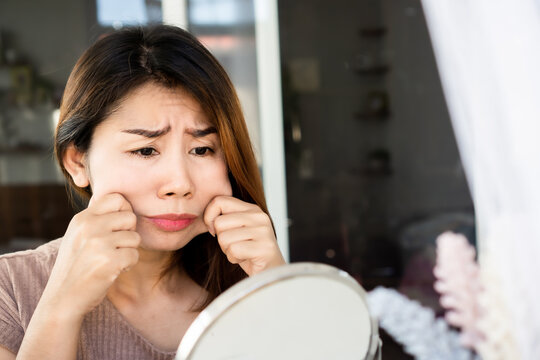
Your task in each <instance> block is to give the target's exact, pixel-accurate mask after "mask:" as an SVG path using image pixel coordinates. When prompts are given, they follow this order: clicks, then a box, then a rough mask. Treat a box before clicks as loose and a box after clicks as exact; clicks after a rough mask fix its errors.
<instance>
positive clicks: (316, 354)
mask: <svg viewBox="0 0 540 360" xmlns="http://www.w3.org/2000/svg"><path fill="white" fill-rule="evenodd" d="M379 345H380V341H379V337H378V329H377V324H376V322H375V321H373V320H372V319H371V317H370V315H369V311H368V307H367V302H366V299H365V292H364V290H363V289H362V288H361V287H360V285H358V283H357V282H356V281H355V280H354V279H353V278H352V277H350V276H349V275H348V274H347V273H346V272H344V271H341V270H339V269H337V268H334V267H332V266H329V265H324V264H317V263H295V264H290V265H284V266H281V267H278V268H274V269H270V270H267V271H264V272H262V273H260V274H257V275H255V276H252V277H250V278H247V279H244V280H242V281H241V282H239V283H238V284H236V285H234V286H232V287H231V288H230V289H228V290H227V291H225V292H224V293H223V294H221V295H220V296H219V297H217V298H216V299H215V300H214V301H213V302H212V303H211V304H210V305H209V306H208V307H207V308H206V309H205V310H204V311H202V312H201V313H200V314H199V316H198V317H197V318H196V319H195V321H194V322H193V324H192V325H191V326H190V328H189V329H188V331H187V332H186V334H185V336H184V338H183V339H182V342H181V343H180V346H179V348H178V351H177V355H176V359H177V360H208V359H236V360H240V359H258V360H266V359H268V360H270V359H272V360H275V359H295V360H296V359H325V360H326V359H342V360H347V359H366V360H371V359H374V358H376V357H377V356H380V355H378V353H379V350H380V349H379V347H380V346H379Z"/></svg>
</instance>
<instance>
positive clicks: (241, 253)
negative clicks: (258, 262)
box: [224, 241, 261, 264]
mask: <svg viewBox="0 0 540 360" xmlns="http://www.w3.org/2000/svg"><path fill="white" fill-rule="evenodd" d="M224 253H225V255H226V256H227V260H229V262H230V263H232V264H240V263H242V262H244V261H248V260H250V259H255V258H257V257H259V256H260V255H261V246H260V245H259V244H258V243H257V242H255V241H239V242H235V243H232V244H231V245H230V246H229V247H228V249H227V251H226V252H225V251H224Z"/></svg>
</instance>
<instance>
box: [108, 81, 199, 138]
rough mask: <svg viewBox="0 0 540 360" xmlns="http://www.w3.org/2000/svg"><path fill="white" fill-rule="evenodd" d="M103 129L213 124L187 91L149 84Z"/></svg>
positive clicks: (122, 104)
mask: <svg viewBox="0 0 540 360" xmlns="http://www.w3.org/2000/svg"><path fill="white" fill-rule="evenodd" d="M101 125H104V126H106V127H112V128H124V127H126V126H127V127H133V126H137V127H143V128H148V129H157V128H163V127H167V126H170V127H172V128H174V127H199V126H208V125H209V121H208V118H207V116H206V114H205V112H204V111H203V110H202V108H201V105H200V104H199V102H198V101H197V100H195V99H194V98H193V96H192V95H191V94H189V93H188V92H187V91H185V90H184V89H182V88H167V87H164V86H160V85H157V84H155V83H146V84H144V85H142V86H140V87H138V88H136V89H135V90H133V91H132V92H131V93H129V94H128V95H127V96H126V97H125V98H124V99H123V100H122V101H121V102H120V104H119V106H118V107H117V109H116V110H115V111H114V112H113V113H112V114H111V115H110V116H109V117H107V118H106V119H105V121H104V122H103V123H102V124H101ZM101 125H100V126H101Z"/></svg>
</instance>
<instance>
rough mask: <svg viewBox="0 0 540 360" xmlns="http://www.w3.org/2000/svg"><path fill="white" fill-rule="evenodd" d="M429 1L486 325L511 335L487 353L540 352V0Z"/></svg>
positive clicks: (496, 336)
mask: <svg viewBox="0 0 540 360" xmlns="http://www.w3.org/2000/svg"><path fill="white" fill-rule="evenodd" d="M422 3H423V7H424V12H425V15H426V21H427V24H428V28H429V31H430V35H431V38H432V42H433V48H434V51H435V57H436V60H437V64H438V67H439V73H440V76H441V81H442V85H443V89H444V93H445V97H446V101H447V105H448V108H449V112H450V115H451V118H452V122H453V127H454V131H455V134H456V138H457V142H458V145H459V149H460V153H461V157H462V161H463V164H464V166H465V170H466V174H467V178H468V181H469V185H470V188H471V192H472V194H473V200H474V204H475V208H476V214H477V227H478V241H479V257H480V259H479V261H480V266H481V269H482V271H483V272H484V275H483V279H484V280H485V282H486V283H485V285H486V287H487V289H488V291H487V295H488V296H489V297H491V298H489V299H487V301H486V302H485V303H486V311H487V312H488V314H487V318H488V319H489V322H488V323H489V325H490V327H491V329H489V327H487V326H486V327H485V328H486V332H487V333H486V335H487V336H488V338H489V339H490V340H491V341H492V342H493V341H502V342H505V343H506V345H505V346H502V345H501V346H500V348H499V349H498V350H499V351H500V352H499V354H497V351H492V352H489V351H486V352H485V354H482V355H483V357H485V358H488V357H491V358H503V355H502V352H503V351H507V353H506V354H507V355H509V354H510V353H512V354H513V355H512V356H518V357H519V358H521V359H538V357H539V355H538V354H540V279H539V275H540V1H537V0H422ZM500 329H505V331H506V333H505V334H503V333H504V332H505V331H503V330H500ZM502 347H506V350H504V349H502ZM509 349H511V350H509Z"/></svg>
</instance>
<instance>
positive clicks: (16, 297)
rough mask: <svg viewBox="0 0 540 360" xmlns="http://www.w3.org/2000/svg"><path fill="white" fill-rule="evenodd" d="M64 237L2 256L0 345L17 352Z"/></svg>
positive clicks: (0, 266)
mask: <svg viewBox="0 0 540 360" xmlns="http://www.w3.org/2000/svg"><path fill="white" fill-rule="evenodd" d="M60 241H61V240H60V239H59V240H54V241H51V242H49V243H47V244H44V245H42V246H40V247H38V248H36V249H34V250H25V251H18V252H14V253H10V254H4V255H1V256H0V345H3V346H4V347H6V348H8V349H9V350H11V351H12V352H15V353H16V352H17V350H18V348H19V345H20V342H21V341H22V337H23V334H24V332H25V331H26V328H27V326H28V323H29V322H30V319H31V318H32V314H33V313H34V310H35V308H36V306H37V303H38V302H39V299H40V298H41V294H42V293H43V290H44V289H45V285H47V281H48V279H49V275H50V273H51V270H52V267H53V266H54V262H55V260H56V255H57V253H58V248H59V246H60Z"/></svg>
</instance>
